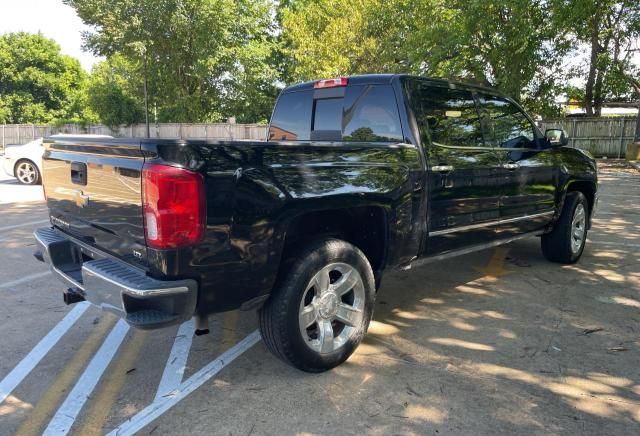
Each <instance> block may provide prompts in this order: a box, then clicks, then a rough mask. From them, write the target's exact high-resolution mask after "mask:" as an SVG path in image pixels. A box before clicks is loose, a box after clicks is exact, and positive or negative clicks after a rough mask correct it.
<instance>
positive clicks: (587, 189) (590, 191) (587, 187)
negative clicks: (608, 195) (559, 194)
mask: <svg viewBox="0 0 640 436" xmlns="http://www.w3.org/2000/svg"><path fill="white" fill-rule="evenodd" d="M576 191H579V192H582V194H583V195H584V196H585V197H586V198H587V202H588V203H589V215H588V223H589V226H588V228H591V216H592V213H593V206H594V202H595V198H596V187H595V185H594V184H593V183H591V182H573V183H571V184H570V185H569V186H568V187H567V192H576Z"/></svg>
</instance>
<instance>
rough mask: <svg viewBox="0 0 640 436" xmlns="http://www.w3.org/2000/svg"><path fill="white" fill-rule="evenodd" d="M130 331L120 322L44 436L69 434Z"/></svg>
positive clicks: (127, 326)
mask: <svg viewBox="0 0 640 436" xmlns="http://www.w3.org/2000/svg"><path fill="white" fill-rule="evenodd" d="M128 331H129V325H128V324H127V323H126V322H125V321H124V320H122V319H121V320H119V321H118V323H117V324H116V326H115V327H114V328H113V330H111V333H109V336H107V339H105V341H104V343H103V344H102V346H100V349H99V350H98V352H97V353H96V354H95V356H93V359H91V362H89V365H88V366H87V368H86V369H85V370H84V372H83V373H82V375H81V376H80V378H79V379H78V381H77V382H76V384H75V386H74V387H73V389H72V390H71V392H70V393H69V395H68V396H67V398H66V399H65V400H64V402H63V403H62V405H61V406H60V408H59V409H58V411H57V412H56V414H55V415H54V417H53V418H52V419H51V421H50V422H49V425H48V426H47V428H46V430H45V431H44V433H43V434H44V435H46V436H53V435H56V436H59V435H66V434H67V433H69V430H70V429H71V426H72V425H73V423H74V422H75V420H76V418H77V417H78V414H79V413H80V410H82V407H83V406H84V404H85V403H86V401H87V399H88V398H89V395H91V393H92V392H93V390H94V389H95V387H96V385H97V384H98V381H100V377H102V374H103V373H104V371H105V369H107V366H109V363H110V362H111V359H113V356H115V354H116V352H117V351H118V348H120V345H121V344H122V342H123V341H124V338H125V336H126V335H127V332H128Z"/></svg>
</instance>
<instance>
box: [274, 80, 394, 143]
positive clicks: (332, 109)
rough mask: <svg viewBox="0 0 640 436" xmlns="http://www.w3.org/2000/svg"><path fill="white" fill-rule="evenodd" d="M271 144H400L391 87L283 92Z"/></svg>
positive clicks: (372, 86) (356, 87)
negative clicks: (332, 142) (329, 142)
mask: <svg viewBox="0 0 640 436" xmlns="http://www.w3.org/2000/svg"><path fill="white" fill-rule="evenodd" d="M269 140H272V141H306V140H312V141H345V142H402V140H403V134H402V128H401V124H400V114H399V112H398V105H397V103H396V98H395V93H394V91H393V88H392V87H391V86H390V85H351V86H349V85H348V86H346V87H336V88H328V89H317V90H304V91H295V92H289V93H286V92H285V93H284V94H282V95H281V96H280V98H279V99H278V101H277V103H276V107H275V110H274V112H273V116H272V119H271V125H270V127H269Z"/></svg>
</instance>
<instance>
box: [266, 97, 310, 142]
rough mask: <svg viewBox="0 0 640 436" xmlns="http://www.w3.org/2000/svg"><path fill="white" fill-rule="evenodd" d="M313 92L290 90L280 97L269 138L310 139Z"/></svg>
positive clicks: (273, 139)
mask: <svg viewBox="0 0 640 436" xmlns="http://www.w3.org/2000/svg"><path fill="white" fill-rule="evenodd" d="M312 99H313V92H312V91H311V90H309V91H300V92H289V93H287V94H283V95H281V96H280V98H278V102H277V103H276V107H275V110H274V111H273V116H272V117H271V124H270V125H269V140H272V141H308V140H309V139H310V132H311V108H312V104H311V103H312Z"/></svg>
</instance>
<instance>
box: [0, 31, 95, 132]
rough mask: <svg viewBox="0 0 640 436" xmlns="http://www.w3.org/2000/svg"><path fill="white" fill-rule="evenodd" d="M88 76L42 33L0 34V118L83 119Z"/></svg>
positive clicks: (34, 120) (10, 120)
mask: <svg viewBox="0 0 640 436" xmlns="http://www.w3.org/2000/svg"><path fill="white" fill-rule="evenodd" d="M86 81H87V77H86V74H85V73H84V71H83V70H82V67H81V66H80V63H79V62H78V60H76V59H74V58H72V57H70V56H66V55H62V54H61V53H60V47H59V46H58V45H57V44H56V43H55V42H54V41H53V40H51V39H48V38H45V37H44V36H42V35H41V34H28V33H22V32H19V33H8V34H5V35H2V36H0V122H1V123H52V122H57V123H60V122H86V121H91V117H92V115H91V114H90V113H89V112H88V111H87V110H86V104H85V103H86V93H85V85H86Z"/></svg>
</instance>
